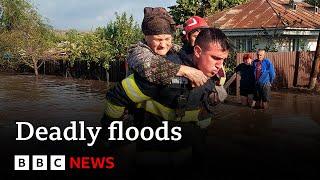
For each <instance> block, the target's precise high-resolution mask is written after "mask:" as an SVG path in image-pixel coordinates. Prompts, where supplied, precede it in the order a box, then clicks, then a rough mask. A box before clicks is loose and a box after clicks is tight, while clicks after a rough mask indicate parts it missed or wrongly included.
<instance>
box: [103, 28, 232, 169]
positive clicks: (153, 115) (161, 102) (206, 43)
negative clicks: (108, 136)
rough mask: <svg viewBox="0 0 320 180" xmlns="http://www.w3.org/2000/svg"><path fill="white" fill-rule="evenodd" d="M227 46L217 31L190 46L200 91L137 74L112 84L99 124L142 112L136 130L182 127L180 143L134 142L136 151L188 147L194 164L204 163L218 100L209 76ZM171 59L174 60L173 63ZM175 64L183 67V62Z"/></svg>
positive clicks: (179, 80)
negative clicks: (198, 72)
mask: <svg viewBox="0 0 320 180" xmlns="http://www.w3.org/2000/svg"><path fill="white" fill-rule="evenodd" d="M229 49H230V45H229V43H228V41H227V38H226V36H225V34H224V33H223V32H222V31H221V30H219V29H216V28H207V29H203V30H202V31H201V32H200V33H199V35H198V37H197V39H196V41H195V46H194V54H193V61H192V62H193V67H195V68H198V69H199V70H201V71H202V72H203V73H204V74H205V75H206V76H207V77H208V78H209V80H208V81H207V82H206V83H205V84H204V85H203V86H200V87H195V88H191V85H190V83H189V82H188V81H187V80H186V79H185V78H181V77H177V78H175V80H174V81H173V83H172V84H171V85H169V86H161V85H156V84H154V83H150V82H148V81H147V80H145V78H143V77H141V76H140V75H139V74H138V73H133V74H132V75H130V76H129V77H127V78H126V79H124V80H123V81H122V82H121V83H117V84H116V85H115V86H114V87H113V88H111V89H110V90H109V91H108V92H107V95H106V100H107V103H106V107H105V113H104V117H103V118H102V124H103V126H104V127H107V126H108V124H110V122H112V121H114V120H122V118H123V115H124V114H125V113H124V112H125V109H128V110H129V112H130V110H134V109H135V108H140V109H141V110H142V111H143V113H138V114H134V113H133V114H134V115H135V117H134V122H135V125H136V126H137V127H146V126H149V127H151V128H153V129H155V128H156V127H159V126H161V125H162V122H163V121H166V122H168V124H169V128H171V127H176V126H178V127H181V136H182V139H181V140H180V141H169V142H168V141H157V140H156V139H155V140H154V141H150V142H145V141H138V142H137V143H138V145H137V147H138V148H139V147H142V148H143V149H156V150H159V151H172V149H174V150H177V149H181V148H185V147H191V148H192V154H193V159H192V160H194V164H197V166H200V165H201V163H202V161H203V160H204V157H203V155H204V144H205V134H206V133H205V132H206V128H207V127H208V126H209V125H210V123H211V118H212V113H213V111H214V107H215V105H217V104H218V103H219V99H218V97H219V95H218V94H217V92H216V91H215V84H216V82H215V79H214V78H212V77H214V76H215V75H216V74H217V73H218V72H219V70H220V69H221V68H222V66H223V62H224V60H225V59H226V58H227V57H228V54H229ZM175 60H176V59H175ZM176 63H180V64H184V61H183V59H182V60H180V62H178V61H176Z"/></svg>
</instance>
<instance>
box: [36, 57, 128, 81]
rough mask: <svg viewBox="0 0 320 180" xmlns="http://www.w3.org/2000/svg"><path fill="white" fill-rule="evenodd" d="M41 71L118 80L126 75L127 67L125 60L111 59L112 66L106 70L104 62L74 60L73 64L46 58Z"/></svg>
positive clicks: (67, 75)
mask: <svg viewBox="0 0 320 180" xmlns="http://www.w3.org/2000/svg"><path fill="white" fill-rule="evenodd" d="M39 73H40V74H47V75H62V76H66V77H76V78H86V79H99V80H106V81H110V82H117V81H120V80H122V79H123V78H124V77H125V75H126V68H125V62H124V61H111V62H110V68H109V69H108V70H106V69H105V68H104V67H103V65H102V63H96V62H87V61H74V63H73V64H71V62H70V61H67V60H46V61H45V62H44V64H43V65H42V66H41V67H40V68H39Z"/></svg>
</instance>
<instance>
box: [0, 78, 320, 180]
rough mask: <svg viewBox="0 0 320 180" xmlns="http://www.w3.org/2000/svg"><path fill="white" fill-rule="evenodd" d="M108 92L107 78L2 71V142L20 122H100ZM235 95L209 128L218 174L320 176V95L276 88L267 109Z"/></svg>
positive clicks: (211, 162)
mask: <svg viewBox="0 0 320 180" xmlns="http://www.w3.org/2000/svg"><path fill="white" fill-rule="evenodd" d="M106 91H107V84H106V82H103V81H91V80H78V79H65V78H62V77H55V76H45V77H40V78H39V79H36V78H35V77H34V76H32V75H6V74H0V132H1V134H0V135H1V139H2V140H1V141H2V142H6V143H8V144H9V146H10V144H11V143H15V137H16V125H15V122H16V121H28V122H30V123H32V124H34V125H45V126H57V125H58V126H65V125H69V123H70V121H72V120H74V121H79V120H82V121H85V123H86V125H91V126H99V125H100V124H99V119H100V118H101V115H102V112H103V104H104V97H105V93H106ZM230 99H231V100H228V101H227V102H226V103H225V104H222V105H220V106H219V107H218V108H217V114H216V117H215V122H214V123H213V124H212V126H211V127H210V129H209V132H208V134H209V138H208V140H207V146H208V150H207V156H208V162H207V164H208V171H209V172H210V173H212V174H213V176H214V175H215V174H218V175H221V174H223V175H225V176H226V177H228V176H229V175H230V177H231V176H237V173H239V174H245V175H248V176H250V175H256V176H258V177H264V176H268V175H269V176H270V175H271V174H275V172H277V173H281V174H282V175H283V176H286V175H292V176H297V177H301V178H302V179H304V177H309V176H310V177H311V176H312V177H313V176H314V175H316V176H318V175H319V174H318V173H319V169H320V96H316V95H303V94H290V93H283V92H282V93H280V92H274V93H273V96H272V101H271V103H270V109H269V110H267V111H263V110H258V109H251V108H248V107H243V106H240V105H239V104H238V103H237V102H236V101H235V100H234V98H232V97H231V98H230ZM12 148H13V147H12ZM7 151H11V150H10V148H9V149H7ZM211 171H212V172H211ZM224 173H225V174H224ZM248 173H249V174H248ZM250 173H252V174H250ZM275 177H278V178H279V177H281V175H280V176H275Z"/></svg>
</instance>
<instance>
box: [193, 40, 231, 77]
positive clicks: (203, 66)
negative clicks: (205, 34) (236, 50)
mask: <svg viewBox="0 0 320 180" xmlns="http://www.w3.org/2000/svg"><path fill="white" fill-rule="evenodd" d="M228 54H229V51H227V50H223V49H222V48H221V45H220V44H219V43H210V44H209V45H207V47H206V48H201V47H200V46H198V45H196V46H195V47H194V57H195V62H196V64H197V67H198V69H199V70H201V71H202V72H203V73H204V74H205V75H206V76H208V77H213V76H214V75H216V74H217V73H218V71H219V70H220V69H221V68H222V66H223V62H224V60H225V59H226V58H227V57H228Z"/></svg>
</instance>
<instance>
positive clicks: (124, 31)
mask: <svg viewBox="0 0 320 180" xmlns="http://www.w3.org/2000/svg"><path fill="white" fill-rule="evenodd" d="M115 15H116V20H115V21H111V22H109V23H108V24H107V26H106V27H102V28H98V29H97V33H98V34H99V35H100V37H101V38H104V39H106V40H107V41H108V42H109V44H111V45H112V48H110V53H111V58H112V60H120V61H123V60H125V58H126V56H127V50H128V48H129V46H130V45H132V44H134V43H136V42H138V41H139V40H141V39H142V37H143V34H142V32H141V29H140V27H139V26H138V24H137V23H136V22H134V20H133V17H132V16H130V17H129V18H128V17H127V14H126V13H123V14H121V15H118V13H116V14H115Z"/></svg>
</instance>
